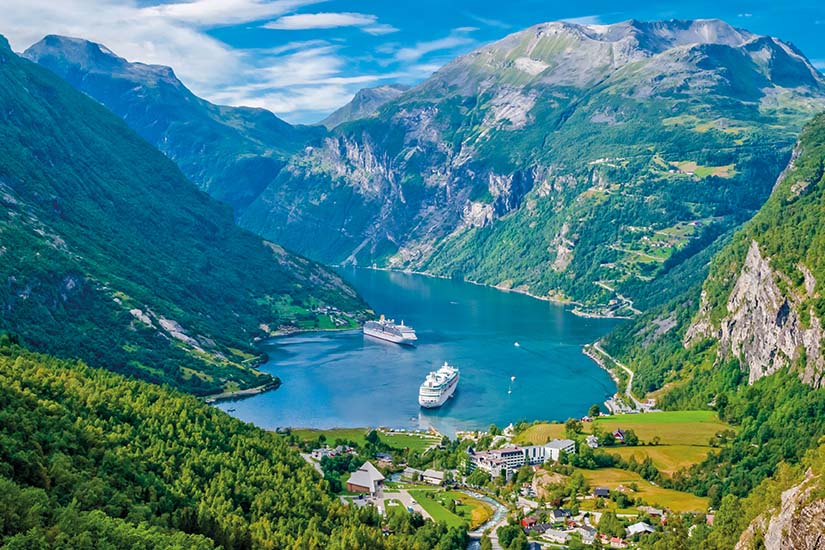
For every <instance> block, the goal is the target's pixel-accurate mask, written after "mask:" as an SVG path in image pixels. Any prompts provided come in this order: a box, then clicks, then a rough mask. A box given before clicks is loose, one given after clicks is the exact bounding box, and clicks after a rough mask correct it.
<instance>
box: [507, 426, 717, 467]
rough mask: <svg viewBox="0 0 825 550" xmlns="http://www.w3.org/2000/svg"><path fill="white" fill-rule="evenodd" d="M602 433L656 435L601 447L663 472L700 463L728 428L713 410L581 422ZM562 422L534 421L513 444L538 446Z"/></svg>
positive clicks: (555, 434) (559, 430)
mask: <svg viewBox="0 0 825 550" xmlns="http://www.w3.org/2000/svg"><path fill="white" fill-rule="evenodd" d="M594 425H596V426H598V428H599V430H601V431H602V432H605V431H613V430H615V429H618V428H621V429H623V430H627V429H631V430H633V431H634V432H636V435H637V436H638V437H639V439H640V440H641V441H642V442H644V443H650V442H651V441H653V440H654V438H657V437H658V440H659V444H658V445H641V446H637V447H624V446H621V445H617V446H614V447H603V450H605V451H606V452H608V453H615V454H618V455H619V456H621V457H622V458H630V457H631V456H635V457H636V460H638V461H641V460H644V457H646V456H649V457H650V458H651V459H652V460H653V464H654V465H655V466H656V468H657V469H659V471H661V472H662V473H663V474H665V475H671V474H673V473H674V472H676V471H678V470H680V469H681V468H687V467H690V466H692V465H693V464H697V463H699V462H701V461H702V460H703V459H704V458H705V457H706V456H707V454H708V453H709V452H712V451H713V450H714V447H711V446H710V445H709V442H710V440H711V439H712V438H713V437H714V436H715V435H716V434H717V433H718V432H720V431H722V430H725V429H730V428H731V427H730V426H729V425H728V424H726V423H724V422H722V421H721V420H719V419H718V417H717V416H716V413H715V412H713V411H675V412H659V413H644V414H623V415H613V416H606V417H601V418H597V419H596V420H595V421H594V422H592V423H590V422H585V423H584V424H583V428H584V433H591V431H592V430H593V426H594ZM563 437H564V424H537V425H535V426H531V427H529V428H528V429H527V430H525V431H524V432H522V433H521V434H519V435H518V436H517V437H516V438H515V439H514V442H515V443H519V444H533V445H540V444H543V443H545V442H546V441H547V440H548V439H555V438H563Z"/></svg>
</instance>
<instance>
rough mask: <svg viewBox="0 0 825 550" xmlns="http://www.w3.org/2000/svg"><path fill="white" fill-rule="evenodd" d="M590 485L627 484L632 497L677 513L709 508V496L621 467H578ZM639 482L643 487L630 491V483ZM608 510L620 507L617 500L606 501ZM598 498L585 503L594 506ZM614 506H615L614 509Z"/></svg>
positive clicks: (590, 507) (585, 507)
mask: <svg viewBox="0 0 825 550" xmlns="http://www.w3.org/2000/svg"><path fill="white" fill-rule="evenodd" d="M578 471H579V472H581V473H582V475H583V476H584V478H585V479H586V480H587V482H588V483H589V484H590V487H608V488H610V489H611V490H615V489H617V488H618V487H619V486H620V485H622V486H624V487H625V488H626V489H627V491H626V494H627V495H628V496H630V497H634V498H635V497H640V498H642V499H643V500H644V501H645V502H646V503H647V504H649V505H651V506H657V507H661V508H667V509H669V510H672V511H674V512H704V511H705V510H707V508H708V502H709V501H708V499H707V498H703V497H697V496H696V495H692V494H690V493H682V492H680V491H674V490H673V489H665V488H663V487H659V486H658V485H653V484H652V483H651V482H649V481H646V480H644V479H642V476H640V475H639V474H637V473H635V472H628V471H627V470H620V469H618V468H602V469H599V470H578ZM631 483H635V484H636V485H637V486H638V488H639V490H638V492H633V491H632V490H630V484H631ZM605 504H606V509H613V510H615V509H616V508H615V507H616V503H615V502H612V501H608V500H606V502H605ZM594 506H595V501H594V500H593V499H589V500H585V501H584V502H583V503H582V508H583V509H593V507H594ZM611 506H612V508H611ZM617 511H619V512H630V510H617Z"/></svg>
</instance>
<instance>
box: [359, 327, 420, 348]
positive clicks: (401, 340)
mask: <svg viewBox="0 0 825 550" xmlns="http://www.w3.org/2000/svg"><path fill="white" fill-rule="evenodd" d="M364 334H365V335H367V336H371V337H372V338H378V339H379V340H384V341H386V342H392V343H393V344H399V345H401V346H412V345H415V340H414V339H411V338H405V337H404V336H398V335H397V334H392V333H390V332H384V331H380V330H373V329H370V328H366V327H365V328H364Z"/></svg>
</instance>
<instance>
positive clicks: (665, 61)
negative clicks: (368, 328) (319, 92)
mask: <svg viewBox="0 0 825 550" xmlns="http://www.w3.org/2000/svg"><path fill="white" fill-rule="evenodd" d="M90 52H91V53H90ZM25 55H26V56H27V57H29V58H30V59H32V60H34V61H36V62H38V63H41V64H43V65H45V66H47V67H49V68H50V69H52V70H54V71H56V72H57V73H58V74H60V75H61V76H63V77H64V78H66V79H67V80H68V81H69V82H71V83H73V84H74V85H75V86H77V87H78V88H79V89H81V90H83V91H84V92H86V93H87V94H89V95H91V96H92V97H94V98H95V99H97V100H98V101H100V102H102V103H103V104H104V105H106V106H108V107H109V108H110V109H111V110H113V111H114V112H115V113H117V114H118V115H120V116H121V117H123V118H124V119H125V120H126V122H127V123H128V124H130V125H131V126H132V127H133V128H134V129H135V130H136V131H137V132H138V133H140V134H141V135H143V136H145V137H147V138H148V139H149V141H150V142H152V143H155V144H156V145H158V146H159V147H160V149H161V150H163V151H165V152H166V153H167V155H169V156H170V158H172V159H173V160H175V161H176V162H178V164H179V165H180V166H181V167H182V169H183V170H184V172H185V173H187V175H190V177H192V179H193V181H196V182H198V183H199V185H200V186H201V188H203V189H205V190H207V191H209V192H210V193H211V194H212V195H213V196H215V197H216V198H219V199H222V200H229V202H230V203H231V204H232V205H233V206H234V207H235V208H236V212H237V214H238V220H239V223H240V224H241V225H242V226H243V227H246V228H247V229H250V230H252V231H254V232H256V233H259V234H261V235H263V236H265V237H266V238H269V239H272V240H274V241H275V242H278V243H280V244H283V245H284V246H286V247H287V248H289V249H292V250H295V251H297V252H299V253H301V254H303V255H306V256H308V257H310V258H313V259H315V260H318V261H321V262H324V263H331V264H357V265H377V266H380V267H391V268H398V269H412V270H416V271H422V272H426V273H431V274H435V275H441V276H449V277H459V278H464V279H467V280H471V281H475V282H481V283H485V284H489V285H494V286H498V287H500V288H508V289H516V290H519V291H523V292H528V293H530V294H533V295H535V296H539V297H546V298H550V299H554V300H561V301H574V302H577V303H579V307H578V310H579V311H581V312H583V313H597V314H601V315H604V314H607V315H633V314H635V313H636V312H637V311H638V310H639V309H646V308H647V307H649V306H650V305H656V304H658V303H662V302H664V301H666V300H667V299H670V298H673V297H674V296H675V295H676V294H678V292H680V291H683V290H685V289H686V288H687V287H688V286H690V284H694V283H696V282H698V281H699V280H701V278H702V275H701V273H700V274H699V275H698V276H693V273H695V272H696V270H694V269H689V270H683V271H682V272H681V274H680V271H679V267H680V266H681V265H682V264H683V263H684V262H686V261H688V260H690V259H691V258H693V257H695V256H696V255H697V254H699V255H701V254H702V253H703V252H706V251H707V250H709V247H711V246H717V245H714V243H715V242H716V241H717V240H718V239H719V238H720V237H725V236H729V235H730V232H731V231H732V230H733V229H734V228H736V227H738V226H739V225H740V224H741V223H742V222H744V221H745V220H747V219H748V218H750V217H751V216H752V215H753V213H754V212H755V211H756V210H757V209H758V208H759V207H760V206H761V204H762V203H763V202H764V201H765V200H766V199H767V197H768V194H769V193H770V190H771V188H772V186H773V184H774V182H775V180H776V177H777V176H778V175H779V172H780V171H781V170H782V167H783V166H784V165H785V164H786V162H787V159H788V157H789V156H790V151H791V147H792V145H793V142H794V140H795V138H796V135H797V134H798V132H799V130H800V129H801V127H802V125H803V124H804V122H805V121H807V120H808V119H809V118H810V117H811V116H813V114H814V113H815V112H817V111H818V110H821V109H823V108H825V83H824V82H823V79H822V77H821V75H819V73H818V72H817V71H816V70H815V69H814V68H813V67H812V65H811V64H810V62H809V61H808V60H807V59H806V58H805V57H804V55H802V54H801V53H800V52H799V51H797V50H796V49H795V48H793V47H792V46H791V45H788V44H786V43H784V42H781V41H780V40H778V39H775V38H771V37H766V36H759V35H754V34H752V33H749V32H747V31H744V30H740V29H736V28H733V27H731V26H730V25H728V24H726V23H724V22H722V21H717V20H699V21H665V22H655V23H645V22H638V21H628V22H624V23H618V24H614V25H607V26H594V25H590V26H588V25H575V24H571V23H547V24H542V25H537V26H535V27H531V28H529V29H527V30H524V31H521V32H518V33H515V34H512V35H510V36H507V37H505V38H504V39H502V40H500V41H498V42H495V43H493V44H490V45H487V46H484V47H482V48H480V49H478V50H476V51H474V52H471V53H470V54H467V55H465V56H462V57H460V58H458V59H456V60H455V61H453V62H452V63H450V64H448V65H447V66H445V67H444V68H442V69H441V70H439V71H437V72H436V73H435V74H434V75H433V76H432V77H430V78H429V79H427V80H425V81H424V82H423V83H421V84H419V85H418V86H415V87H413V88H410V89H403V88H389V87H387V88H378V89H374V90H366V91H363V92H361V93H359V94H358V95H357V96H356V98H354V100H353V102H352V103H351V104H350V105H348V106H345V107H344V108H342V109H341V110H339V111H338V112H336V113H335V114H333V115H332V116H331V117H330V119H327V120H326V121H324V123H325V124H326V125H327V126H328V127H330V128H332V129H331V130H330V131H329V132H327V131H324V129H323V128H318V129H315V130H312V131H310V130H309V129H307V128H295V131H294V132H292V133H290V132H289V131H287V130H286V129H283V130H282V131H281V132H280V134H278V135H271V136H258V137H260V139H261V142H262V143H263V142H265V143H266V144H267V145H268V147H271V148H273V149H277V150H279V151H282V152H284V153H285V154H284V155H283V156H280V157H279V159H280V161H283V162H284V163H285V165H282V164H278V166H277V167H276V166H274V165H273V166H272V167H270V168H267V169H263V170H250V171H249V172H250V173H254V177H255V178H258V179H257V180H256V183H255V184H254V185H253V184H246V183H244V181H245V180H244V178H243V177H240V178H234V179H233V178H228V177H224V176H226V174H225V173H223V175H221V174H219V173H218V172H220V170H219V169H215V168H210V167H209V163H210V162H212V160H211V159H212V158H213V156H214V155H212V154H209V155H203V154H201V153H197V154H192V152H193V151H199V150H198V148H197V147H196V146H193V144H192V143H191V139H192V136H196V137H197V139H198V140H200V143H201V145H200V146H201V147H205V148H209V147H217V145H216V143H221V140H220V139H210V137H211V136H209V135H207V134H201V133H199V132H195V133H192V132H185V133H176V132H172V131H168V132H161V131H156V129H157V128H172V126H173V125H172V122H173V121H180V120H189V119H190V118H191V117H192V115H191V114H190V113H189V111H188V110H187V109H184V108H183V107H181V105H183V104H187V103H195V104H196V105H197V106H198V109H199V110H200V111H203V110H206V111H208V112H212V113H223V116H225V117H230V114H231V113H234V112H235V110H234V109H233V108H221V107H216V106H213V105H211V104H208V103H206V102H203V101H202V100H200V101H199V100H195V99H193V96H192V95H191V93H190V92H189V91H188V90H186V89H185V88H184V87H183V86H182V85H181V84H180V83H179V82H178V81H177V80H176V79H174V78H173V76H172V73H171V71H170V70H169V69H163V68H158V67H151V68H146V66H144V65H141V64H132V63H128V62H125V61H124V60H122V59H121V58H118V57H117V56H115V55H114V54H112V53H111V52H109V51H108V50H107V49H105V48H104V47H102V46H98V45H95V44H91V43H83V42H77V41H75V40H70V39H63V38H59V37H47V38H46V39H44V40H43V41H42V42H40V43H38V44H36V45H34V46H32V47H31V48H30V49H29V50H27V52H26V54H25ZM111 66H114V67H116V70H114V71H113V70H112V69H111ZM147 71H149V72H150V73H151V74H153V75H155V74H162V75H164V78H158V77H155V76H153V77H151V78H148V77H146V76H145V73H146V72H147ZM123 75H129V76H128V78H125V77H124V76H123ZM140 75H144V76H140ZM124 78H125V80H124ZM127 84H128V86H131V88H130V91H127V92H124V91H123V90H122V88H123V87H124V86H126V85H127ZM118 90H120V92H119V93H118V92H117V91H118ZM184 100H185V101H184ZM200 111H199V112H200ZM134 112H138V113H141V114H142V113H150V114H151V115H150V116H135V114H134ZM199 116H201V115H199ZM261 116H263V115H261ZM359 117H360V118H359ZM196 118H197V117H196ZM210 120H212V121H213V122H214V117H213V118H211V119H210ZM226 125H229V126H232V125H231V124H229V123H224V124H223V125H222V126H226ZM233 127H234V128H235V130H237V131H238V132H245V133H247V134H248V133H249V131H248V130H247V129H246V128H245V127H244V128H241V129H238V128H237V126H233ZM284 128H285V127H284ZM312 132H315V133H314V134H312ZM231 141H233V142H234V141H238V142H243V141H244V140H243V139H238V140H235V139H233V140H231ZM205 151H207V152H208V149H206V150H205ZM223 153H226V155H224V154H223ZM289 153H291V154H289ZM233 154H234V158H235V159H237V161H238V162H239V163H241V164H233V166H234V167H235V168H238V169H239V170H241V172H244V173H246V171H245V170H244V169H243V168H242V167H241V165H242V163H243V162H246V160H247V153H244V152H241V151H235V152H234V153H233V152H231V151H230V150H228V149H223V148H221V154H219V155H218V157H220V158H222V159H224V160H225V161H226V162H230V158H231V157H232V155H233ZM204 156H206V157H207V158H209V159H210V160H209V161H207V162H203V157H204ZM253 156H254V155H253ZM254 158H258V157H254ZM270 160H271V159H270ZM280 161H279V162H280ZM256 162H257V161H256ZM192 166H197V167H198V168H197V169H195V168H191V167H192ZM235 168H233V170H234V169H235ZM199 171H201V172H199ZM250 177H252V176H250ZM219 180H220V181H223V182H224V183H220V184H214V185H217V187H213V183H209V182H216V181H219ZM229 180H231V181H229ZM265 180H266V181H265ZM229 189H231V191H229ZM228 194H231V195H232V197H235V198H230V199H227V197H228V196H229V195H228ZM241 196H242V197H243V199H242V200H240V199H237V198H238V197H241ZM705 255H706V256H709V253H706V254H705ZM706 259H707V258H705V260H706ZM698 263H704V262H702V261H700V262H698ZM674 273H675V274H676V275H674ZM684 273H689V274H690V275H691V276H688V277H683V276H682V275H683V274H684ZM661 281H665V282H661ZM673 281H678V283H674V282H673ZM657 283H658V284H659V287H658V288H660V289H661V290H662V292H661V293H656V292H654V293H653V294H654V295H656V296H657V298H656V300H655V301H653V303H649V302H651V300H649V298H648V297H649V295H650V294H651V291H650V287H654V286H655V285H656V284H657Z"/></svg>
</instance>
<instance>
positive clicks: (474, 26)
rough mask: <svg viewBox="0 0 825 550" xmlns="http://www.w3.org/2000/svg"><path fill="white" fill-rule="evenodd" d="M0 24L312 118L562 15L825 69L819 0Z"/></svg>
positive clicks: (10, 32) (204, 0)
mask: <svg viewBox="0 0 825 550" xmlns="http://www.w3.org/2000/svg"><path fill="white" fill-rule="evenodd" d="M3 5H4V9H3V10H2V12H0V33H2V34H4V35H6V36H7V37H8V38H9V40H10V41H11V44H12V47H13V48H14V49H15V50H17V51H22V50H23V49H25V48H26V47H28V46H29V45H30V44H32V43H33V42H35V41H37V40H39V39H40V38H41V37H42V36H43V35H45V34H51V33H54V34H67V35H70V36H78V37H82V38H88V39H90V40H94V41H96V42H101V43H103V44H105V45H106V46H108V47H109V48H110V49H112V50H113V51H115V52H116V53H118V54H119V55H122V56H123V57H126V58H127V59H129V60H132V61H144V62H149V63H160V64H164V65H170V66H172V67H173V68H174V69H175V72H176V73H177V74H178V76H179V77H180V78H181V80H183V81H184V83H186V84H187V85H188V86H189V87H190V88H191V89H192V90H193V91H194V92H195V93H197V94H198V95H201V96H203V97H205V98H207V99H210V100H212V101H215V102H217V103H225V104H232V105H251V106H257V107H264V108H268V109H270V110H272V111H273V112H275V113H276V114H278V115H279V116H281V117H283V118H285V119H286V120H288V121H290V122H302V123H312V122H316V121H318V120H320V119H322V118H323V117H324V116H326V115H327V114H328V113H330V112H331V111H332V110H334V109H335V108H337V107H339V106H341V105H342V104H344V103H346V102H347V101H348V100H349V99H350V98H351V97H352V95H353V94H354V93H355V92H356V91H357V90H359V89H361V88H364V87H371V86H378V85H381V84H387V83H394V82H400V83H406V84H414V83H416V82H420V81H421V80H423V79H425V78H426V77H427V76H428V75H430V74H431V73H432V72H433V71H435V70H436V69H437V68H438V67H440V66H442V65H443V64H445V63H447V62H449V61H450V60H451V59H452V58H454V57H455V56H457V55H461V54H463V53H466V52H468V51H470V50H472V49H474V48H476V47H478V46H479V45H481V44H483V43H486V42H491V41H494V40H497V39H499V38H501V37H503V36H506V35H507V34H510V33H512V32H516V31H518V30H521V29H524V28H526V27H529V26H531V25H534V24H537V23H541V22H545V21H553V20H559V19H565V20H568V21H573V22H579V23H586V24H591V23H613V22H617V21H623V20H626V19H631V18H635V19H643V20H653V19H671V18H720V19H724V20H726V21H728V22H729V23H731V24H732V25H734V26H737V27H743V28H746V29H748V30H750V31H752V32H756V33H758V34H769V35H772V36H777V37H779V38H781V39H783V40H785V41H788V42H792V43H793V44H795V45H796V46H797V47H799V48H800V49H801V50H802V51H803V52H804V53H805V54H806V55H807V56H808V57H809V58H810V59H811V60H812V61H813V62H814V64H815V65H816V66H818V67H819V68H820V69H822V68H825V38H823V35H825V1H823V0H797V1H795V2H793V3H785V2H777V1H770V2H768V1H749V2H744V1H724V0H716V1H706V0H702V1H692V2H686V1H681V2H679V1H651V0H646V1H638V2H621V3H618V2H615V1H613V2H608V1H600V0H595V1H589V0H585V1H579V2H575V3H574V2H558V1H541V0H507V1H501V0H495V1H492V0H452V1H451V0H441V1H438V0H417V1H415V2H409V1H404V0H394V1H390V0H373V1H370V0H363V1H354V0H326V1H325V0H177V1H174V2H172V1H170V2H160V1H157V0H155V1H151V0H142V1H140V0H72V1H66V2H64V1H62V0H60V1H56V0H3Z"/></svg>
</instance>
